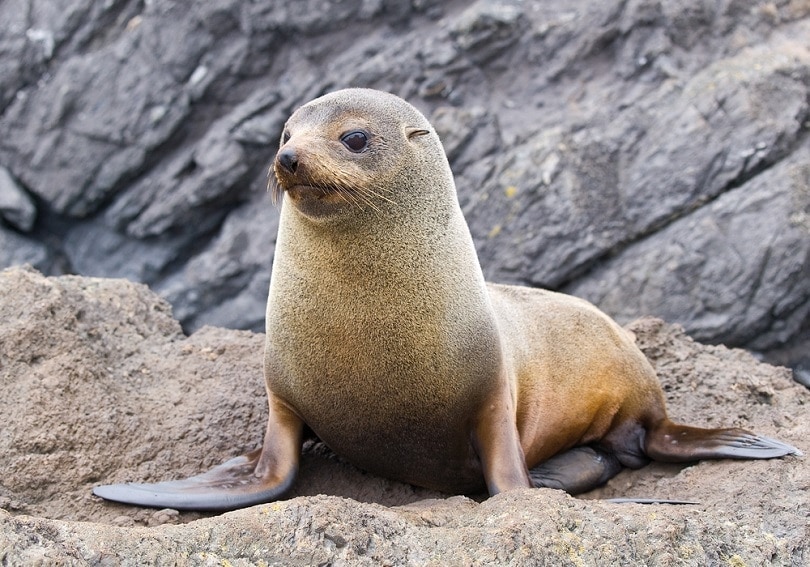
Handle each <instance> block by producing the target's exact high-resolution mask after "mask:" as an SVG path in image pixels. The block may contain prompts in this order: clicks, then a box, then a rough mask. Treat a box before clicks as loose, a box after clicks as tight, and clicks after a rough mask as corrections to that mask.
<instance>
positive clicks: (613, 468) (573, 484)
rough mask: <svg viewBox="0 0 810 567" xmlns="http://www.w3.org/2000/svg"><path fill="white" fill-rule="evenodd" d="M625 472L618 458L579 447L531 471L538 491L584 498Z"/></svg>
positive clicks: (589, 448) (530, 473) (556, 456)
mask: <svg viewBox="0 0 810 567" xmlns="http://www.w3.org/2000/svg"><path fill="white" fill-rule="evenodd" d="M621 470H622V465H621V463H619V460H618V459H617V458H616V456H615V455H613V454H611V453H607V452H605V451H601V450H599V449H595V448H593V447H576V448H574V449H569V450H568V451H565V452H564V453H560V454H559V455H554V456H553V457H551V458H550V459H548V460H547V461H544V462H542V463H540V464H539V465H537V466H536V467H534V468H533V469H531V470H530V471H529V477H530V478H531V479H532V482H533V483H534V486H535V487H537V488H559V489H561V490H565V491H566V492H567V493H569V494H581V493H583V492H587V491H588V490H591V489H592V488H596V487H597V486H601V485H603V484H605V483H606V482H607V481H608V480H610V479H611V478H613V477H614V476H616V475H617V474H618V473H619V471H621Z"/></svg>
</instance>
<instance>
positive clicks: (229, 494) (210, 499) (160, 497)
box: [93, 449, 297, 511]
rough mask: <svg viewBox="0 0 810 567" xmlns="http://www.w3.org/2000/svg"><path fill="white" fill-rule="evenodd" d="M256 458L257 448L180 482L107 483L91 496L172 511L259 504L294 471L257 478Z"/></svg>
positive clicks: (286, 485) (285, 486) (286, 483)
mask: <svg viewBox="0 0 810 567" xmlns="http://www.w3.org/2000/svg"><path fill="white" fill-rule="evenodd" d="M260 455H261V449H258V450H256V451H253V452H252V453H249V454H247V455H243V456H241V457H236V458H234V459H231V460H229V461H227V462H225V463H223V464H221V465H219V466H216V467H214V468H213V469H211V470H209V471H207V472H204V473H202V474H199V475H196V476H192V477H191V478H187V479H184V480H172V481H167V482H158V483H154V484H135V483H128V484H108V485H105V486H97V487H95V488H94V489H93V494H95V495H96V496H101V497H102V498H104V499H106V500H113V501H115V502H123V503H125V504H135V505H138V506H149V507H152V508H173V509H175V510H219V511H225V510H234V509H236V508H243V507H245V506H252V505H254V504H262V503H264V502H269V501H271V500H275V499H276V498H278V497H279V496H281V495H283V494H284V493H285V492H286V491H287V490H288V489H289V488H290V486H291V485H292V483H293V480H294V479H295V472H296V471H295V470H291V471H290V472H289V474H288V475H287V477H286V478H283V479H275V478H272V477H271V478H268V476H267V475H265V476H264V477H260V476H257V475H256V473H255V471H256V465H257V463H258V461H259V458H260ZM296 468H297V467H296Z"/></svg>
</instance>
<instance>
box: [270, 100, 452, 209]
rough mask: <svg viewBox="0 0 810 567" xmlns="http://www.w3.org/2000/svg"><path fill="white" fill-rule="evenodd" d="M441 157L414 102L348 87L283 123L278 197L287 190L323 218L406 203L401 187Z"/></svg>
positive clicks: (276, 167) (293, 201)
mask: <svg viewBox="0 0 810 567" xmlns="http://www.w3.org/2000/svg"><path fill="white" fill-rule="evenodd" d="M437 156H440V157H439V158H437ZM436 159H442V160H444V161H445V162H446V158H445V157H444V151H443V149H442V147H441V143H440V142H439V139H438V136H437V135H436V134H435V132H434V131H433V128H432V127H431V125H430V123H429V122H428V121H427V119H426V118H425V117H424V116H423V115H422V114H421V113H420V112H419V111H418V110H416V109H415V108H414V107H413V106H411V105H410V104H408V103H407V102H405V101H404V100H402V99H401V98H399V97H397V96H395V95H392V94H389V93H385V92H381V91H376V90H371V89H344V90H340V91H336V92H333V93H330V94H327V95H324V96H322V97H320V98H317V99H315V100H313V101H312V102H310V103H308V104H306V105H304V106H302V107H300V108H299V109H298V110H296V111H295V113H293V115H292V116H291V117H290V119H289V120H288V121H287V123H286V124H285V126H284V131H283V133H282V136H281V145H280V148H279V151H278V153H277V154H276V158H275V161H274V163H273V171H274V173H275V177H276V181H277V184H276V185H275V187H274V188H273V197H274V199H276V200H277V199H278V198H279V197H280V196H281V195H282V194H286V195H287V197H288V199H289V201H290V203H291V204H292V205H293V207H294V208H295V209H296V210H297V211H298V212H300V213H301V214H302V215H304V216H305V217H307V218H308V219H310V220H313V221H318V222H323V221H326V220H328V219H334V218H336V217H337V218H339V217H343V216H345V215H346V214H352V215H356V214H358V213H360V212H371V213H379V212H380V211H381V210H383V209H385V208H386V207H388V206H396V205H398V204H402V203H403V198H404V197H405V196H404V195H402V194H401V193H400V190H401V191H405V190H406V189H407V188H408V187H413V186H414V184H413V183H409V182H407V180H408V179H412V178H413V176H415V175H420V176H421V173H422V170H423V169H424V170H426V171H427V170H430V169H431V168H430V167H425V168H423V167H422V166H421V164H429V163H433V164H434V165H433V166H432V169H433V171H435V161H436ZM445 167H446V165H445ZM446 170H447V175H446V176H445V178H446V179H445V181H449V183H450V184H451V185H452V176H451V174H450V171H449V167H446ZM398 176H403V179H402V182H399V181H398V180H397V177H398Z"/></svg>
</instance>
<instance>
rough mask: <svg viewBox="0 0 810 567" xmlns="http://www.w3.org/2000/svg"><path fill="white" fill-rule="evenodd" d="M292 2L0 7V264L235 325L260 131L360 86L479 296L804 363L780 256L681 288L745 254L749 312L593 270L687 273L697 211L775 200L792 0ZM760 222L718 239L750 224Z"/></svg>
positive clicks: (248, 289) (736, 298) (803, 91)
mask: <svg viewBox="0 0 810 567" xmlns="http://www.w3.org/2000/svg"><path fill="white" fill-rule="evenodd" d="M299 4H300V3H299ZM299 4H296V5H295V6H294V7H291V5H289V3H286V2H281V1H276V0H273V1H266V2H260V3H244V2H237V1H236V0H212V1H210V2H205V3H193V4H191V5H185V4H174V3H162V2H146V3H137V2H128V1H125V0H110V1H107V2H102V3H93V2H86V1H83V0H64V1H62V2H60V3H59V4H58V6H57V5H56V4H53V3H51V4H49V3H36V2H12V3H8V2H7V3H3V4H2V6H0V20H2V21H3V22H6V23H7V25H5V26H3V27H2V28H1V29H0V132H2V138H3V142H2V144H0V163H2V164H3V166H4V167H6V168H7V169H8V170H9V172H10V174H11V176H12V178H13V179H14V180H15V182H16V183H17V184H18V186H19V188H20V190H21V192H22V193H23V194H25V195H28V196H32V197H33V200H34V202H35V203H36V208H37V211H36V212H37V217H38V219H39V220H37V222H36V223H34V224H33V225H30V224H29V223H30V222H31V221H30V219H31V218H32V217H30V216H28V215H29V213H28V212H26V213H25V214H22V213H23V211H22V209H18V208H16V209H14V210H15V211H16V210H19V211H20V214H22V216H20V217H18V218H19V222H18V221H15V220H13V219H14V218H15V217H14V214H12V213H8V214H7V215H6V217H5V218H6V222H7V223H8V224H9V225H11V226H14V228H15V229H17V230H21V231H23V232H25V238H18V237H19V235H18V234H16V233H13V232H9V234H10V235H11V236H8V237H7V236H5V233H2V234H3V236H0V238H3V242H4V244H8V245H9V246H12V247H13V248H14V249H13V250H12V249H6V248H4V249H3V251H2V253H1V254H0V265H1V266H9V265H15V264H19V263H21V262H29V263H35V265H36V266H37V267H38V268H40V269H42V270H45V271H46V272H47V273H49V274H53V275H57V274H60V273H80V274H85V275H92V276H108V277H127V278H131V279H134V280H136V281H140V282H143V283H146V284H148V285H149V286H151V287H152V288H153V289H157V290H159V291H160V292H161V293H162V294H164V297H166V298H168V299H169V300H170V301H171V302H172V304H173V306H174V307H175V309H176V313H177V315H178V317H180V320H181V322H182V324H183V325H184V327H185V328H186V329H187V330H189V331H193V330H195V329H198V328H200V327H202V326H204V325H206V324H217V325H228V326H233V327H236V328H247V329H252V330H260V329H261V328H262V316H261V313H263V305H262V303H263V302H262V300H261V297H262V296H263V295H264V292H263V291H262V289H261V288H262V287H263V286H264V285H265V284H266V282H267V281H268V280H269V277H270V267H271V264H272V251H273V248H274V241H275V237H274V234H273V231H272V227H274V226H275V223H276V222H277V213H276V212H275V211H274V210H273V207H272V205H271V204H270V203H269V200H268V198H267V197H266V195H265V187H266V184H267V171H268V166H269V164H270V162H271V160H272V157H273V154H274V151H275V146H276V143H277V140H278V138H279V135H280V131H281V128H282V124H283V122H284V120H286V118H287V116H289V114H290V113H291V111H292V110H293V109H294V108H295V107H296V106H298V105H299V104H301V103H303V102H305V101H307V100H309V99H311V98H313V97H315V96H317V95H319V94H321V93H323V92H325V91H328V90H333V89H336V88H340V87H342V86H369V87H374V88H380V89H384V90H390V91H393V92H395V93H397V94H399V95H402V96H404V97H406V98H408V99H409V100H411V101H412V102H413V103H414V104H416V105H417V106H418V107H420V108H421V109H422V110H423V111H424V112H425V113H426V115H428V116H430V117H431V118H432V119H433V120H434V122H435V125H436V127H437V129H438V130H439V131H440V132H441V134H442V137H443V138H444V140H445V141H446V145H447V150H448V153H449V154H450V159H451V165H452V167H453V169H454V172H455V174H456V178H457V184H458V189H459V196H460V199H461V202H462V206H463V208H464V211H465V214H466V216H467V218H468V221H469V224H470V228H471V230H472V233H473V236H474V239H475V242H476V246H477V249H478V251H479V255H480V257H481V261H482V265H483V268H484V270H485V273H486V275H487V276H488V278H489V279H491V280H495V281H501V282H518V283H524V284H529V285H535V286H544V287H550V288H555V289H564V290H581V293H583V294H587V295H588V297H591V298H592V299H594V300H596V301H603V300H604V302H605V304H604V306H603V307H605V308H606V309H607V310H609V311H611V312H613V313H615V314H617V315H620V316H622V317H623V318H625V319H630V318H635V317H638V316H641V315H645V314H657V315H662V316H665V317H666V318H667V319H668V320H671V321H677V322H680V323H682V324H683V325H685V327H686V328H687V329H688V330H689V331H690V332H693V333H695V335H696V336H699V337H700V338H701V339H703V340H706V341H710V342H722V343H727V344H729V345H734V346H743V347H747V348H750V349H755V350H757V351H758V352H761V353H764V355H765V356H766V357H767V358H768V359H769V360H772V361H774V362H778V363H780V364H789V365H791V366H793V367H794V368H796V370H797V375H799V374H800V373H801V372H804V371H803V370H802V368H805V367H808V366H807V365H810V360H807V358H806V355H805V353H806V352H807V336H808V329H810V318H809V317H808V312H809V311H810V307H808V305H810V301H809V300H808V298H807V293H806V291H805V290H806V287H807V286H806V285H804V282H805V281H806V279H807V270H808V269H809V268H808V264H810V259H808V257H807V256H806V254H804V255H802V254H803V252H802V251H803V250H805V248H806V247H802V245H800V246H799V248H798V252H797V253H796V254H793V255H783V254H778V253H774V248H773V247H772V246H771V244H770V243H769V241H768V240H767V239H765V240H763V239H754V238H747V239H744V241H745V246H744V247H742V246H741V245H737V250H736V251H735V254H737V253H738V254H739V255H738V256H737V255H735V256H731V257H727V258H718V259H717V265H716V266H714V267H707V268H706V270H705V271H704V274H703V275H706V274H708V273H709V272H712V273H713V274H719V273H721V272H722V271H723V270H724V269H725V267H727V266H729V265H730V264H734V263H735V262H737V263H738V264H739V265H738V268H737V269H738V273H739V274H752V273H755V272H756V270H757V267H758V266H761V265H762V262H763V260H762V259H763V258H766V257H767V263H768V265H769V268H768V270H769V271H768V273H769V274H778V276H775V277H774V278H772V279H771V280H769V281H768V282H766V285H764V286H762V289H761V291H758V292H756V294H755V295H756V297H755V301H756V304H755V305H748V304H747V303H746V302H747V301H748V299H749V298H751V297H753V296H752V295H751V294H752V293H753V292H752V288H751V280H750V279H748V278H747V277H743V276H741V277H735V278H731V279H727V280H723V281H722V282H720V283H721V284H722V288H718V289H722V293H721V294H720V295H721V296H722V298H723V299H722V300H719V301H707V300H706V299H707V298H706V297H705V296H700V297H697V298H695V299H696V300H695V301H689V300H688V299H689V298H690V293H691V292H690V291H689V289H691V288H690V285H692V284H693V283H695V282H694V281H693V280H694V273H695V268H694V266H692V265H688V264H687V263H678V262H675V263H674V264H673V263H672V262H668V263H666V264H665V263H664V262H662V261H661V259H660V258H658V257H655V256H653V255H646V256H644V258H646V259H647V261H648V263H647V264H645V265H644V266H639V265H638V263H636V269H639V268H643V269H644V271H645V272H646V271H649V272H651V273H655V274H656V277H650V278H647V280H646V285H644V286H638V285H635V286H632V287H633V291H632V292H630V291H623V289H622V286H621V285H619V282H620V281H623V280H620V279H619V278H618V277H616V276H608V275H607V274H609V273H610V274H616V275H617V274H619V273H625V274H626V273H627V270H628V269H629V268H628V266H629V264H627V263H626V262H627V261H628V259H629V258H630V257H631V255H635V254H636V253H637V252H638V251H639V250H640V249H641V248H639V247H642V248H644V247H646V249H647V250H653V249H655V248H657V247H660V246H668V245H669V241H667V243H666V244H664V241H663V239H664V238H666V236H665V235H671V234H672V231H673V230H676V228H674V227H675V226H676V225H677V227H681V228H680V229H678V232H679V246H682V247H683V249H684V254H685V257H690V258H694V257H696V256H698V255H700V253H701V246H703V245H705V244H706V243H708V242H710V241H711V242H713V241H714V240H715V239H716V237H717V235H716V233H714V232H713V230H714V229H713V228H712V226H711V223H709V224H706V223H705V222H700V221H701V219H703V220H705V219H706V218H709V217H712V214H713V213H710V212H709V209H712V208H713V207H715V203H717V202H721V201H723V198H724V196H725V195H729V196H730V195H732V194H735V192H736V194H737V195H739V194H740V190H741V189H742V188H744V187H758V188H759V189H760V190H761V191H764V190H765V188H766V187H771V188H777V185H778V183H781V182H782V181H783V180H784V179H785V178H784V176H782V177H779V176H780V175H782V174H781V173H779V172H784V171H785V170H784V169H783V168H782V167H781V166H782V165H783V164H784V165H785V166H786V167H792V166H788V165H787V164H789V163H793V164H795V163H796V160H797V156H799V155H804V154H803V153H802V152H804V151H805V150H806V148H807V147H808V146H807V144H808V140H807V136H806V133H807V129H808V123H810V107H809V106H808V102H807V101H808V93H809V92H810V91H809V89H810V87H808V85H810V55H809V54H808V48H807V45H806V44H805V43H803V42H802V41H801V38H805V37H808V36H810V7H808V4H807V2H801V1H792V2H781V3H774V2H766V3H761V2H754V1H753V0H742V1H734V2H732V1H729V0H722V1H720V2H716V3H709V4H706V3H703V4H695V3H694V2H688V1H685V0H672V1H668V2H659V1H656V0H634V1H633V2H624V1H621V0H609V1H605V2H599V3H594V2H586V1H584V0H576V1H573V2H567V3H559V2H551V1H549V0H541V1H536V2H519V1H516V0H498V1H497V2H484V1H479V2H474V3H467V4H464V3H446V2H439V1H437V0H415V1H413V2H395V1H394V0H364V1H352V2H330V1H326V0H307V1H306V2H305V3H303V4H301V5H299ZM797 168H798V169H797ZM791 171H793V172H794V174H793V177H791V182H790V183H791V186H792V187H794V193H795V194H796V195H798V197H797V198H796V200H795V202H793V204H790V205H789V204H788V203H787V201H786V200H785V199H786V197H784V196H783V197H780V198H779V202H780V203H781V204H780V205H779V207H780V212H779V213H778V214H779V216H780V218H790V219H800V218H802V216H803V215H805V216H806V215H807V214H810V212H808V210H807V204H806V199H803V198H801V195H804V194H806V193H807V192H808V181H807V178H806V176H803V174H802V173H801V170H800V168H799V166H795V167H793V169H792V170H791ZM752 184H753V185H752ZM724 202H725V201H724ZM774 206H775V205H769V206H767V207H765V206H763V207H760V208H759V209H756V210H753V209H751V208H748V209H745V210H742V209H736V210H734V211H736V212H734V211H733V210H732V209H728V214H737V213H739V214H740V215H742V217H740V219H738V220H736V221H731V220H729V222H736V223H742V222H743V221H742V220H741V219H742V218H745V219H746V220H745V222H746V223H754V224H755V225H756V226H763V227H765V226H772V221H771V219H770V218H769V216H768V215H770V214H771V213H772V212H773V211H774V208H773V207H774ZM704 209H706V210H705V211H704ZM788 209H790V210H788ZM26 211H29V209H26ZM248 211H249V212H248ZM8 215H11V217H12V218H9V216H8ZM785 215H787V217H785ZM15 222H18V224H17V225H14V224H13V223H15ZM688 222H691V225H690V226H693V227H694V229H693V230H691V231H688V230H684V229H683V228H682V227H683V226H685V225H683V223H688ZM791 223H793V224H791V225H790V226H792V227H793V228H791V229H790V234H791V235H792V236H790V237H789V238H792V239H796V238H798V239H799V240H800V241H801V242H804V243H806V241H807V239H808V236H807V233H806V232H801V231H802V230H805V229H803V228H800V227H801V226H803V225H802V223H801V222H799V223H798V224H797V223H796V222H794V221H791ZM25 227H28V228H25ZM4 230H5V229H4V228H3V227H0V231H4ZM784 230H787V228H786V227H785V228H784ZM26 231H30V232H26ZM783 233H784V231H783V230H781V229H780V231H779V234H783ZM784 234H786V233H784ZM802 234H804V238H803V239H802V238H801V235H802ZM228 251H233V252H234V253H233V254H232V256H231V257H228V258H221V257H219V255H221V254H224V253H228ZM720 252H722V253H725V251H724V250H718V253H720ZM620 263H621V264H622V265H624V268H620V267H619V266H620ZM667 266H670V267H673V266H674V267H673V268H672V271H671V272H668V271H667V270H668V269H669V268H667ZM667 274H668V275H669V277H665V276H666V275H667ZM717 280H718V278H714V279H711V280H710V281H712V282H716V281H717ZM617 287H618V289H616V288H617ZM704 287H705V289H708V284H706V285H705V286H704ZM673 292H674V297H677V298H679V299H678V300H677V301H675V300H674V299H673ZM578 293H580V291H578ZM631 295H632V297H630V300H629V301H624V299H623V298H625V297H628V296H631ZM685 299H686V300H687V301H684V300H685ZM743 312H745V315H744V316H743V315H742V313H743ZM785 313H790V317H789V320H788V321H787V322H786V323H785V322H782V314H785Z"/></svg>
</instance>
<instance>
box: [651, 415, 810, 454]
mask: <svg viewBox="0 0 810 567" xmlns="http://www.w3.org/2000/svg"><path fill="white" fill-rule="evenodd" d="M645 452H646V453H647V455H648V456H649V457H650V458H652V459H654V460H656V461H662V462H668V463H681V462H688V461H699V460H702V459H773V458H776V457H784V456H785V455H801V454H802V452H801V451H799V450H798V449H797V448H796V447H793V446H792V445H788V444H787V443H782V442H781V441H777V440H776V439H771V438H770V437H765V436H762V435H757V434H756V433H751V432H750V431H746V430H744V429H737V428H730V429H701V428H699V427H689V426H686V425H678V424H675V423H672V422H670V421H668V420H665V421H663V422H661V423H660V424H659V425H657V426H656V427H654V428H652V429H651V430H650V431H648V432H647V437H646V446H645Z"/></svg>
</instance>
